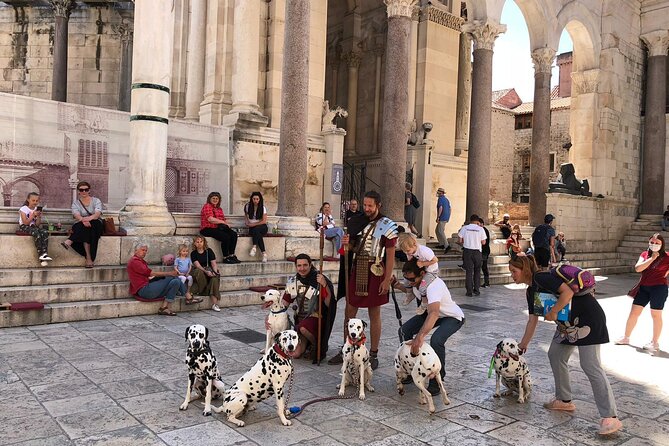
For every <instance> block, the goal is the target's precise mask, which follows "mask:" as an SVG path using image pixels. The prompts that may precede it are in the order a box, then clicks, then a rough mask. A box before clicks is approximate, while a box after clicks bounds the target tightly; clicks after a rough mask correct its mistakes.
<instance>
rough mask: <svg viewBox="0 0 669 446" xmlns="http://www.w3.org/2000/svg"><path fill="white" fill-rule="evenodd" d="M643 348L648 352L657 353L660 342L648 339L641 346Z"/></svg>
mask: <svg viewBox="0 0 669 446" xmlns="http://www.w3.org/2000/svg"><path fill="white" fill-rule="evenodd" d="M643 349H644V350H646V351H648V352H649V353H657V351H658V350H659V349H660V344H656V343H655V342H653V341H650V342H649V343H648V344H646V345H644V346H643Z"/></svg>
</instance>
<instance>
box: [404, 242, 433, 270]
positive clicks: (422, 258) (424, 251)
mask: <svg viewBox="0 0 669 446" xmlns="http://www.w3.org/2000/svg"><path fill="white" fill-rule="evenodd" d="M414 257H415V258H417V259H418V261H419V262H429V261H430V260H432V259H434V257H435V255H434V251H432V250H431V249H430V248H428V247H427V246H424V245H418V249H416V253H415V254H414V255H409V254H407V258H408V259H409V260H410V259H412V258H414ZM425 270H426V271H427V272H429V273H434V274H437V273H438V272H439V262H437V263H435V264H434V265H430V266H428V267H427V268H425Z"/></svg>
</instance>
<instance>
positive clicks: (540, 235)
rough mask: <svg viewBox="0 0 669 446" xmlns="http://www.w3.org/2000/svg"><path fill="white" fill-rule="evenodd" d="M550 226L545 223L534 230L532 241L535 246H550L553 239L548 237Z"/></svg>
mask: <svg viewBox="0 0 669 446" xmlns="http://www.w3.org/2000/svg"><path fill="white" fill-rule="evenodd" d="M548 228H549V225H547V224H545V223H544V224H543V225H539V226H537V227H536V228H535V229H534V232H533V233H532V243H533V244H534V247H535V248H541V247H544V248H547V247H549V246H550V243H551V241H550V237H548Z"/></svg>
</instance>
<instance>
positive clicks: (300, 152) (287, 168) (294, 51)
mask: <svg viewBox="0 0 669 446" xmlns="http://www.w3.org/2000/svg"><path fill="white" fill-rule="evenodd" d="M309 2H310V0H287V1H286V15H285V17H286V22H285V31H284V56H283V72H282V73H283V79H282V86H281V88H282V91H281V136H280V151H281V152H280V157H279V206H278V209H277V215H280V216H293V217H303V216H304V215H305V212H304V203H305V182H306V174H307V125H308V96H309V71H308V70H307V69H306V68H305V67H306V66H308V65H309V64H308V63H306V64H305V61H308V60H309V15H310V14H309V11H310V10H309V8H310V5H309Z"/></svg>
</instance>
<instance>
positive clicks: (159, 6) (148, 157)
mask: <svg viewBox="0 0 669 446" xmlns="http://www.w3.org/2000/svg"><path fill="white" fill-rule="evenodd" d="M164 3H165V2H164V0H136V1H135V24H136V26H135V35H134V36H135V43H136V45H134V52H133V67H132V102H131V110H130V156H129V160H128V167H129V169H130V171H129V175H128V176H129V178H130V191H129V194H128V199H127V200H126V204H125V207H124V208H123V209H122V211H121V214H120V218H121V224H122V225H123V227H124V228H126V229H127V230H128V234H131V235H172V234H174V229H175V227H176V225H175V222H174V218H172V215H171V214H170V213H169V212H168V210H167V203H166V202H165V162H166V159H167V122H168V121H167V115H168V113H169V104H170V89H169V87H168V85H170V80H171V76H172V45H173V38H174V10H173V9H172V8H166V7H165V5H164Z"/></svg>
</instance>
